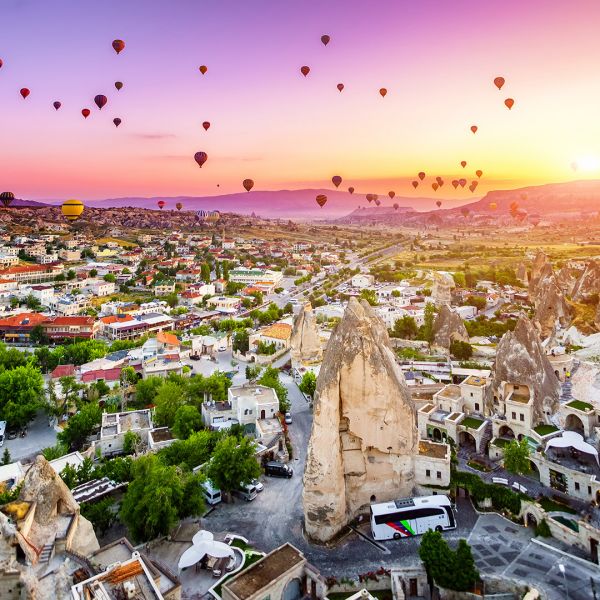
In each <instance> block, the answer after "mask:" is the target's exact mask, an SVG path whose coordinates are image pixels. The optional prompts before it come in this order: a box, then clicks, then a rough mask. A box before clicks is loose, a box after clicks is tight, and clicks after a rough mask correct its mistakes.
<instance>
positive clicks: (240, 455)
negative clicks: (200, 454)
mask: <svg viewBox="0 0 600 600" xmlns="http://www.w3.org/2000/svg"><path fill="white" fill-rule="evenodd" d="M255 452H256V447H255V445H254V443H253V442H252V441H251V440H250V439H249V438H242V439H241V440H238V439H237V438H235V437H233V436H228V437H226V438H223V439H222V440H220V441H219V442H218V443H217V445H216V447H215V450H214V452H213V455H212V457H211V459H210V462H209V463H208V465H207V467H206V476H207V477H208V478H209V479H210V480H211V481H212V482H213V483H214V484H215V485H216V486H217V487H218V488H220V489H221V491H223V492H225V493H231V492H232V491H233V490H236V489H238V488H239V487H240V485H245V484H248V483H250V481H252V479H255V478H256V477H258V476H259V475H260V466H259V464H258V462H257V460H256V456H255Z"/></svg>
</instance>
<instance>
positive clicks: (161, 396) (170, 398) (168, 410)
mask: <svg viewBox="0 0 600 600" xmlns="http://www.w3.org/2000/svg"><path fill="white" fill-rule="evenodd" d="M184 403H185V397H184V394H183V389H182V386H180V385H179V384H178V383H175V382H174V381H169V380H167V381H165V382H164V383H163V384H162V385H161V386H160V388H159V390H158V393H157V394H156V398H155V399H154V404H155V405H156V408H155V409H154V417H155V420H156V422H157V423H158V424H159V425H162V426H167V427H173V423H174V421H175V413H176V412H177V409H178V408H179V407H180V406H183V404H184Z"/></svg>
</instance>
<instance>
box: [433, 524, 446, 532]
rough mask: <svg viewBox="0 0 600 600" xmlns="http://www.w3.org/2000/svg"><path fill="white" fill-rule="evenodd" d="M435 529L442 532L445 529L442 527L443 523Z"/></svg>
mask: <svg viewBox="0 0 600 600" xmlns="http://www.w3.org/2000/svg"><path fill="white" fill-rule="evenodd" d="M435 530H436V531H439V532H440V533H441V532H442V531H444V530H443V529H442V526H441V525H438V526H437V527H436V528H435Z"/></svg>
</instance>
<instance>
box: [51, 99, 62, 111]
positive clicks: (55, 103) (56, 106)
mask: <svg viewBox="0 0 600 600" xmlns="http://www.w3.org/2000/svg"><path fill="white" fill-rule="evenodd" d="M52 106H54V109H55V110H58V109H59V108H60V107H61V106H62V104H61V103H60V102H59V101H58V100H57V101H56V102H53V103H52Z"/></svg>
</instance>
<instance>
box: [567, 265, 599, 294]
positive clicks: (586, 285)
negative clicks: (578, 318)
mask: <svg viewBox="0 0 600 600" xmlns="http://www.w3.org/2000/svg"><path fill="white" fill-rule="evenodd" d="M599 293H600V263H598V261H595V260H592V261H591V262H589V263H588V264H587V265H586V267H585V270H584V271H583V273H582V274H581V275H580V276H579V279H578V280H577V283H575V286H574V287H573V300H574V301H575V302H585V301H586V300H591V299H595V300H596V301H597V299H598V294H599Z"/></svg>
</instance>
